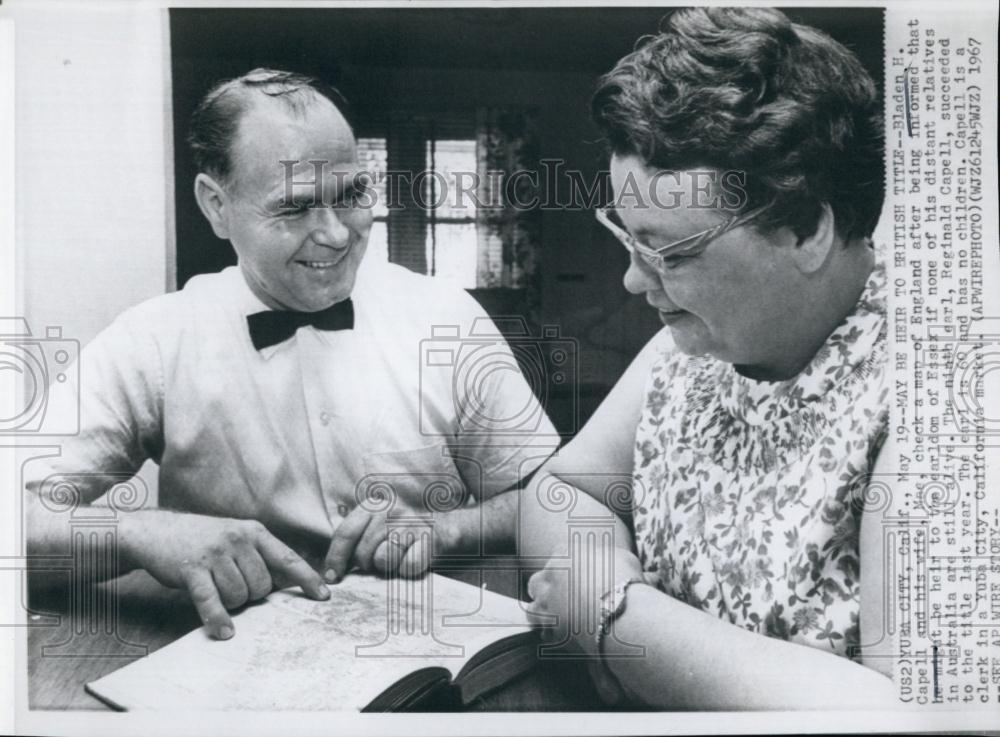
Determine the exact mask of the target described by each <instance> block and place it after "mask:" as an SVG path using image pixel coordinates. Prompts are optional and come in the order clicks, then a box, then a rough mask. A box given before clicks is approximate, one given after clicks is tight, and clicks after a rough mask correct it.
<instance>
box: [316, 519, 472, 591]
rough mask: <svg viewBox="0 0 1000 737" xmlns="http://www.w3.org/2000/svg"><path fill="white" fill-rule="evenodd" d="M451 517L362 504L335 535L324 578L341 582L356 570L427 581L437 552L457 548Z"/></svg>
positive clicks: (328, 554)
mask: <svg viewBox="0 0 1000 737" xmlns="http://www.w3.org/2000/svg"><path fill="white" fill-rule="evenodd" d="M448 515H449V513H443V514H437V515H431V514H429V513H427V512H421V511H417V510H400V509H394V510H393V511H392V512H391V514H390V513H386V512H370V511H368V510H366V509H365V508H364V507H363V506H362V505H360V504H359V505H358V506H356V507H355V508H354V509H352V510H351V511H350V512H349V513H348V515H347V516H346V517H345V518H344V520H343V522H341V523H340V526H339V527H338V528H337V530H336V532H334V533H333V540H332V542H331V543H330V549H329V550H328V552H327V554H326V562H325V563H324V564H323V571H324V574H323V577H324V578H325V579H326V581H327V582H328V583H336V582H337V581H339V580H340V579H342V578H343V577H344V576H345V575H346V574H347V572H348V571H350V570H351V568H352V567H354V566H358V567H359V568H360V569H361V570H363V571H375V572H376V573H379V574H381V575H391V574H398V575H400V576H405V577H407V578H416V577H419V576H422V575H423V574H424V573H426V572H427V569H428V568H430V564H431V556H432V553H433V552H434V551H435V550H437V551H439V552H443V551H447V550H450V549H451V548H452V547H453V546H452V545H451V544H449V543H448V542H447V541H448V539H449V538H450V534H449V531H450V530H451V527H452V526H451V525H450V524H449V517H448Z"/></svg>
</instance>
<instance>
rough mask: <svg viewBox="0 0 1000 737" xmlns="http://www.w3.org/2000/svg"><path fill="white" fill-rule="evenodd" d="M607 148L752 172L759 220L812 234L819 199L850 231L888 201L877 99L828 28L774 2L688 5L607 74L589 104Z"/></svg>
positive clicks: (861, 232) (658, 160)
mask: <svg viewBox="0 0 1000 737" xmlns="http://www.w3.org/2000/svg"><path fill="white" fill-rule="evenodd" d="M591 111H592V114H593V116H594V120H595V122H596V123H597V125H598V126H599V127H600V128H601V130H602V131H603V133H604V135H605V136H606V138H607V141H608V144H609V146H610V148H611V151H612V152H613V153H615V154H618V155H629V154H634V155H637V156H639V157H640V158H641V159H643V160H644V161H645V162H646V163H647V164H649V165H650V166H653V167H656V168H659V169H674V170H681V169H692V168H697V167H705V166H708V167H712V168H714V169H719V170H737V171H744V172H745V173H746V187H745V189H746V192H747V201H746V202H745V203H744V205H743V209H744V210H750V209H753V208H755V207H758V206H760V205H763V204H766V203H768V202H773V203H774V205H775V206H774V207H772V208H771V209H770V210H768V211H767V212H766V213H764V215H763V216H761V218H760V219H759V220H758V221H757V223H758V227H761V228H763V229H769V228H776V227H780V226H788V227H789V228H791V229H792V230H793V231H794V232H795V233H796V234H797V235H798V236H799V237H800V238H802V237H806V236H809V235H811V234H812V233H814V232H815V230H816V225H817V221H818V218H819V215H820V212H821V205H822V203H824V202H825V203H828V204H829V205H830V207H831V208H832V209H833V213H834V218H835V222H836V225H837V231H838V232H839V233H840V234H841V235H842V236H843V237H845V238H847V239H850V238H854V237H865V236H869V235H871V232H872V230H874V228H875V224H876V222H877V221H878V216H879V213H880V211H881V209H882V200H883V197H884V193H885V192H884V190H885V183H884V164H883V130H882V117H881V111H880V103H879V97H878V94H877V90H876V87H875V84H874V82H872V79H871V77H870V76H869V74H868V72H867V71H866V70H865V68H864V67H863V66H862V65H861V62H859V61H858V59H857V58H856V57H855V56H854V54H852V53H851V52H850V51H848V50H847V49H846V48H844V47H843V46H842V45H840V44H839V43H837V42H836V41H834V40H833V39H832V38H830V37H829V36H827V35H826V34H825V33H822V32H821V31H818V30H816V29H815V28H810V27H809V26H803V25H799V24H795V23H792V22H791V21H790V20H789V19H788V18H787V17H786V16H785V15H784V14H783V13H781V12H779V11H777V10H772V9H766V8H685V9H682V10H679V11H676V12H674V13H673V14H671V15H670V16H669V17H668V18H667V19H665V21H664V25H663V27H662V30H661V32H660V33H659V34H658V35H656V36H647V37H644V38H643V39H640V41H639V44H638V45H637V48H636V50H635V51H633V52H632V53H631V54H629V55H628V56H626V57H624V58H623V59H621V60H620V61H619V62H618V64H617V65H616V66H615V68H614V69H612V70H611V71H610V72H608V73H607V74H606V75H604V76H603V77H602V78H601V80H600V82H599V84H598V88H597V91H596V93H595V94H594V97H593V100H592V102H591Z"/></svg>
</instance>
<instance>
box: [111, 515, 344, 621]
mask: <svg viewBox="0 0 1000 737" xmlns="http://www.w3.org/2000/svg"><path fill="white" fill-rule="evenodd" d="M129 522H130V523H131V524H128V523H127V527H126V528H123V529H122V535H123V545H125V546H126V547H127V550H128V552H129V553H130V557H131V558H132V560H133V562H134V563H135V564H136V565H138V566H141V567H142V568H145V569H146V570H147V571H149V573H150V574H151V575H152V576H153V577H154V578H155V579H156V580H157V581H159V582H160V583H162V584H163V585H164V586H170V587H172V588H184V589H187V591H188V593H189V594H190V595H191V600H192V601H193V602H194V605H195V607H196V608H197V610H198V614H199V615H200V616H201V621H202V622H203V623H204V624H205V627H206V628H207V629H208V632H209V634H210V635H212V636H213V637H217V638H219V639H222V640H226V639H229V638H230V637H232V636H233V634H234V629H233V620H232V619H231V618H230V616H229V613H228V612H227V611H226V610H227V609H236V608H237V607H240V606H242V605H243V604H245V603H247V602H248V601H254V600H257V599H262V598H264V597H265V596H267V595H268V594H269V593H270V592H271V591H272V590H273V589H275V588H283V587H285V586H291V585H298V586H301V587H302V590H303V591H304V592H305V594H306V595H307V596H309V597H310V598H312V599H319V600H323V599H328V598H329V597H330V590H329V589H328V588H327V587H326V586H325V585H324V584H323V581H322V579H321V578H320V576H319V574H318V573H317V572H316V571H314V570H313V569H312V567H310V565H309V564H308V563H306V562H305V561H304V560H303V559H302V558H301V557H299V555H298V554H296V553H295V551H294V550H292V549H291V548H289V547H288V546H287V545H285V544H284V543H283V542H281V541H280V540H278V538H276V537H274V535H272V534H271V533H270V532H268V530H267V528H265V527H264V525H262V524H261V523H259V522H256V521H254V520H238V519H228V518H224V517H210V516H206V515H200V514H180V513H176V514H175V513H169V512H157V513H152V514H149V513H147V514H143V515H141V516H140V515H139V514H136V515H135V518H134V519H133V520H130V521H129Z"/></svg>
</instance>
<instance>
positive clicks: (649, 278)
mask: <svg viewBox="0 0 1000 737" xmlns="http://www.w3.org/2000/svg"><path fill="white" fill-rule="evenodd" d="M622 281H623V282H624V283H625V288H626V289H627V290H629V291H630V292H632V294H645V293H646V292H653V291H656V290H657V289H663V283H662V282H661V281H660V277H659V275H658V274H657V272H656V271H655V270H654V269H653V267H652V266H650V265H649V264H647V263H646V262H645V261H643V260H642V256H640V255H639V254H637V253H633V254H632V256H631V261H630V263H629V265H628V270H627V271H626V272H625V277H624V278H623V279H622Z"/></svg>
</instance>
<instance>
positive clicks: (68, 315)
mask: <svg viewBox="0 0 1000 737" xmlns="http://www.w3.org/2000/svg"><path fill="white" fill-rule="evenodd" d="M4 12H5V15H6V16H7V17H9V18H12V19H13V20H14V34H15V49H16V51H15V60H16V61H15V63H16V69H17V74H16V83H15V90H14V104H15V121H14V122H15V139H14V147H15V169H14V171H15V204H14V215H15V231H14V234H15V235H14V237H15V243H16V253H17V266H16V268H17V276H16V295H15V299H16V302H17V304H18V309H17V313H18V314H19V315H22V316H24V317H26V318H27V320H28V324H29V326H30V328H31V330H32V333H33V334H34V335H42V336H43V337H44V336H45V332H46V328H47V327H49V326H59V327H61V328H62V335H63V337H64V338H69V339H75V340H78V341H80V344H81V345H85V344H86V343H87V342H88V341H90V340H91V339H92V338H93V337H94V336H95V335H96V334H97V333H98V332H99V331H100V330H101V329H102V328H104V327H105V326H106V325H108V324H109V323H110V322H111V321H112V320H113V319H114V318H115V316H116V315H118V314H119V313H120V312H121V311H122V310H124V309H126V308H127V307H130V306H131V305H134V304H137V303H139V302H142V301H143V300H145V299H148V298H149V297H152V296H155V295H157V294H162V293H163V292H164V291H166V290H167V289H169V288H172V285H173V275H174V267H173V254H174V243H173V225H174V215H173V204H172V203H173V152H172V148H171V146H170V144H169V141H170V139H169V136H168V128H167V121H168V119H169V111H170V104H171V102H170V101H171V96H170V85H169V64H168V63H167V59H168V49H169V41H168V35H167V34H168V30H167V28H168V26H167V14H166V10H162V9H158V8H155V7H150V6H148V5H147V6H138V5H132V4H124V3H123V4H115V5H104V6H95V5H91V4H89V3H88V4H87V5H86V6H84V7H81V6H80V5H79V4H73V3H69V2H65V3H38V4H33V5H25V4H14V5H13V6H12V7H7V8H5V9H4ZM81 380H83V381H85V380H86V377H81ZM141 476H142V477H143V478H144V479H145V481H146V484H147V485H148V486H149V488H150V491H151V494H152V495H153V496H152V498H153V499H154V500H155V498H156V478H155V466H153V464H151V463H149V464H147V465H146V467H144V469H143V471H142V473H141Z"/></svg>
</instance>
